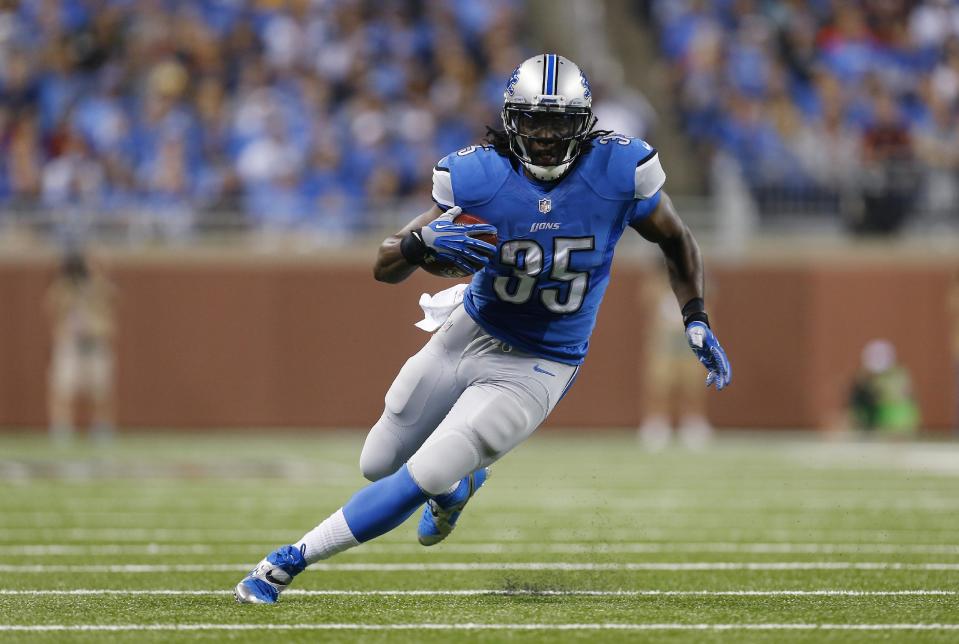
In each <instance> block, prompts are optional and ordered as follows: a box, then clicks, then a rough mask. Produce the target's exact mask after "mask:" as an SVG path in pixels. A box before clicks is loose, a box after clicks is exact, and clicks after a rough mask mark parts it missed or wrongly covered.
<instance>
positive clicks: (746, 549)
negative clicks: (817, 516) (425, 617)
mask: <svg viewBox="0 0 959 644" xmlns="http://www.w3.org/2000/svg"><path fill="white" fill-rule="evenodd" d="M275 545H276V544H268V543H262V544H226V545H224V544H220V545H211V544H208V543H182V544H158V543H147V544H121V543H103V544H91V545H76V544H39V545H0V556H47V555H192V554H213V553H215V552H219V553H224V552H231V553H240V552H250V551H255V550H257V549H260V550H269V549H271V548H273V547H274V546H275ZM422 552H424V550H423V546H421V545H418V544H415V543H372V544H367V545H364V546H363V548H361V549H358V550H350V551H348V554H364V553H366V554H418V553H422ZM442 552H447V553H456V554H503V553H534V552H535V553H540V552H546V553H550V554H580V553H581V554H588V553H610V554H623V553H636V554H655V553H674V552H683V553H699V552H707V553H743V554H882V555H897V554H908V555H959V545H956V544H919V543H815V542H761V543H757V542H739V541H711V542H699V541H685V542H670V543H660V542H647V541H631V542H619V543H585V542H559V543H557V542H519V543H513V542H505V543H504V542H494V543H447V544H443V546H442Z"/></svg>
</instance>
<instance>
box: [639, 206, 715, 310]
mask: <svg viewBox="0 0 959 644" xmlns="http://www.w3.org/2000/svg"><path fill="white" fill-rule="evenodd" d="M632 226H633V228H634V229H635V230H636V231H637V232H638V233H639V234H640V235H642V236H643V238H644V239H646V240H647V241H651V242H653V243H654V244H657V245H658V246H659V248H660V250H662V251H663V256H664V257H665V258H666V269H667V270H668V272H669V284H670V286H672V288H673V293H675V294H676V300H677V301H678V302H679V306H680V307H685V306H686V305H687V304H688V303H689V302H691V301H693V300H696V299H698V300H700V301H702V300H703V296H704V292H705V289H704V286H703V282H704V280H703V256H702V253H700V252H699V244H697V243H696V239H695V238H694V237H693V234H692V233H691V232H690V230H689V227H688V226H686V224H685V223H684V222H683V220H682V219H680V217H679V214H678V213H677V212H676V208H675V207H674V206H673V201H672V199H670V198H669V195H667V194H666V192H665V191H663V192H661V193H660V198H659V204H658V205H657V206H656V209H655V210H654V211H653V212H652V213H651V214H650V215H649V216H648V217H644V218H642V219H640V220H639V221H637V222H635V223H633V224H632ZM683 314H684V316H685V314H686V311H684V312H683Z"/></svg>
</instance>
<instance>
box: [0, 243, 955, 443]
mask: <svg viewBox="0 0 959 644" xmlns="http://www.w3.org/2000/svg"><path fill="white" fill-rule="evenodd" d="M51 274H52V271H51V267H50V265H49V264H44V263H38V262H20V263H18V262H13V261H7V262H4V263H2V264H0V426H42V425H43V424H44V423H45V417H46V413H45V403H44V400H45V383H46V364H47V360H48V359H49V338H48V335H49V331H48V328H47V321H46V319H45V314H44V311H43V306H42V297H43V293H44V289H45V288H46V285H47V284H48V282H49V280H50V276H51ZM949 274H950V267H949V266H947V265H943V266H929V267H922V268H905V269H904V268H901V267H897V268H891V267H889V266H886V265H883V264H881V263H879V262H878V261H877V262H876V263H875V265H861V264H860V265H857V266H856V267H852V268H851V267H836V266H834V267H828V266H821V265H817V266H802V265H794V266H778V265H775V264H769V263H758V264H745V265H743V264H737V265H729V266H722V265H716V266H713V267H711V270H710V279H711V284H710V297H709V308H710V311H711V316H712V319H713V322H714V326H715V328H716V330H717V332H718V334H719V337H720V338H721V340H722V341H723V343H724V345H725V346H726V348H727V350H728V352H729V354H730V357H731V360H732V363H733V368H734V385H733V386H732V387H731V388H730V389H729V390H728V391H726V392H723V393H722V394H719V395H717V394H715V393H713V392H710V394H709V401H710V403H709V404H710V415H711V417H712V419H713V420H714V422H715V423H716V424H717V425H719V426H722V427H756V428H767V427H768V428H777V427H781V428H803V427H822V426H825V425H826V424H828V423H830V422H831V421H832V420H834V419H835V417H836V414H837V411H838V410H839V408H840V407H841V403H842V400H843V398H844V396H845V389H846V386H847V383H848V380H849V378H850V377H851V375H852V373H853V372H854V370H855V367H856V365H857V363H858V356H859V352H860V350H861V349H862V346H863V345H864V344H865V342H867V341H868V340H869V339H871V338H874V337H887V338H889V339H891V340H893V341H894V342H895V343H896V345H897V347H898V348H899V351H900V355H901V356H902V359H903V361H904V363H905V364H906V366H907V367H909V368H910V370H911V371H912V373H913V374H914V377H915V382H916V386H917V389H918V393H919V398H920V402H921V404H922V411H923V417H924V420H925V424H926V425H927V426H931V427H934V428H945V427H948V426H950V425H951V423H952V422H953V412H954V409H955V401H954V393H955V386H954V380H953V375H954V374H953V372H952V368H951V366H950V360H951V358H950V356H949V353H948V350H947V337H948V336H947V324H948V314H947V310H946V304H945V296H946V291H947V288H948V279H949ZM652 275H653V273H652V272H647V271H645V270H644V269H643V268H642V267H641V266H638V265H635V264H631V263H629V262H621V263H618V264H617V265H616V266H615V268H614V271H613V277H612V281H611V284H610V287H609V291H608V293H607V295H606V299H605V301H604V303H603V308H602V310H601V312H600V316H599V321H598V324H597V328H596V332H595V334H594V336H593V346H592V350H591V353H590V356H589V359H588V360H587V362H586V364H585V365H584V367H583V369H582V371H581V374H580V377H579V379H578V381H577V384H576V386H575V387H573V389H572V390H571V392H570V394H569V395H568V396H567V397H566V399H564V400H563V402H562V404H561V405H560V406H559V408H558V409H557V410H556V412H555V413H554V415H553V416H552V417H551V419H550V421H549V424H550V425H553V426H567V427H634V426H636V425H637V424H638V422H639V419H640V414H641V402H642V400H641V382H640V379H641V370H640V369H639V364H640V361H641V360H642V359H643V356H642V355H641V352H642V346H643V343H642V337H643V333H644V330H645V328H646V321H645V318H646V315H645V313H646V312H645V311H644V310H643V300H642V298H641V294H640V286H641V284H642V281H643V280H644V279H650V278H653V279H659V278H658V277H655V278H654V277H652ZM110 277H111V279H112V280H113V281H114V283H115V284H116V286H117V289H118V303H117V315H118V326H119V335H118V339H117V350H118V393H119V408H118V414H119V420H120V424H121V426H125V427H176V428H191V427H196V428H210V427H239V426H304V427H367V426H369V425H371V424H372V423H373V422H375V420H376V418H377V417H378V416H379V414H380V412H381V411H382V404H383V403H382V401H383V395H384V393H385V391H386V389H387V387H388V386H389V384H390V382H391V381H392V379H393V376H394V375H395V373H396V371H397V370H398V369H399V368H400V366H401V365H402V364H403V362H404V361H405V360H406V358H407V357H409V356H410V355H412V353H413V352H415V351H416V350H417V349H418V348H419V346H420V345H421V344H422V343H423V342H425V341H426V339H427V337H428V336H427V335H426V334H425V333H423V332H421V331H419V330H418V329H416V328H415V327H413V322H415V321H416V320H417V319H419V308H418V307H417V305H416V302H417V299H418V297H419V294H420V293H422V292H424V291H435V290H439V288H442V287H444V286H446V285H447V284H446V283H445V282H443V281H441V280H438V279H436V278H432V277H429V276H426V275H416V276H414V277H413V278H411V279H410V280H408V281H407V282H404V283H403V284H400V285H385V284H379V283H377V282H375V281H374V280H373V279H372V277H371V275H370V268H369V267H368V266H365V265H358V264H357V263H356V262H345V263H343V264H337V265H334V264H329V263H313V262H273V263H270V262H264V261H262V260H260V261H257V262H253V263H251V262H247V261H242V260H238V259H226V260H205V261H202V262H196V261H193V262H189V261H188V262H184V261H177V260H176V259H171V260H169V261H156V260H153V261H149V262H143V261H138V260H132V259H128V260H124V261H120V260H117V261H114V262H113V263H112V264H111V269H110Z"/></svg>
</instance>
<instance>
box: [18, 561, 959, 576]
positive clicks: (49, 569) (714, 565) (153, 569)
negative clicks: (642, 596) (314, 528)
mask: <svg viewBox="0 0 959 644" xmlns="http://www.w3.org/2000/svg"><path fill="white" fill-rule="evenodd" d="M249 568H250V564H248V563H247V564H125V565H120V564H117V565H99V564H32V565H24V564H17V565H10V564H0V572H11V573H17V574H19V575H24V574H30V573H37V574H45V573H169V572H239V571H246V570H249ZM307 570H308V571H313V572H318V571H340V572H346V571H349V572H400V571H402V572H433V571H474V570H489V571H502V570H573V571H577V570H605V571H641V570H643V571H652V570H659V571H677V572H678V571H686V572H691V571H707V570H756V571H760V570H927V571H934V570H942V571H956V570H959V563H952V562H949V563H943V562H923V563H901V562H886V561H861V562H860V561H784V562H775V561H758V562H744V561H731V562H726V561H719V562H679V563H667V562H645V563H633V562H623V563H615V562H609V563H583V562H566V561H553V562H511V561H510V562H499V563H495V562H488V563H455V562H450V563H352V564H351V563H343V564H332V563H315V564H313V565H311V566H310V567H309V568H307Z"/></svg>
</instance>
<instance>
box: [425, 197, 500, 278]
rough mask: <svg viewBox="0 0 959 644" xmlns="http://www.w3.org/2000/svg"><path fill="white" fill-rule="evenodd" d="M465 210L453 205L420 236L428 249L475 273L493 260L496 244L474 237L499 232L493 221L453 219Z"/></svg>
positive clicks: (444, 259) (439, 257)
mask: <svg viewBox="0 0 959 644" xmlns="http://www.w3.org/2000/svg"><path fill="white" fill-rule="evenodd" d="M461 212H463V209H462V208H460V207H459V206H453V207H452V208H450V209H449V210H447V211H446V212H444V213H443V214H442V215H440V216H439V217H437V218H436V219H434V220H433V221H432V222H430V224H429V225H428V226H423V227H422V228H421V229H420V237H421V238H422V240H423V244H424V245H425V246H426V248H427V252H428V253H430V254H432V255H434V256H435V257H436V258H437V259H440V260H442V261H444V262H451V263H453V264H455V265H456V266H457V267H458V268H459V269H460V270H462V271H465V272H466V273H469V274H472V273H475V272H476V271H478V270H479V269H481V268H483V267H484V266H486V264H488V263H489V260H490V258H491V257H492V256H493V255H494V254H496V246H493V245H492V244H489V243H487V242H484V241H482V240H479V239H474V238H473V237H472V235H482V234H485V233H492V234H494V235H495V234H496V227H495V226H492V225H490V224H457V223H453V220H454V219H455V218H456V217H457V215H459V214H460V213H461Z"/></svg>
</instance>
